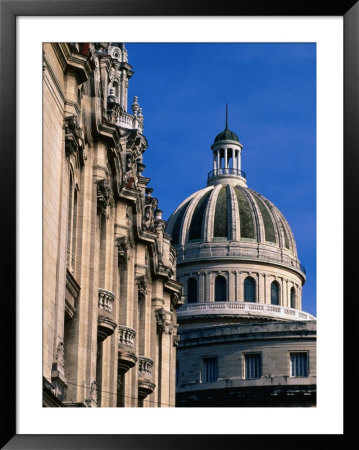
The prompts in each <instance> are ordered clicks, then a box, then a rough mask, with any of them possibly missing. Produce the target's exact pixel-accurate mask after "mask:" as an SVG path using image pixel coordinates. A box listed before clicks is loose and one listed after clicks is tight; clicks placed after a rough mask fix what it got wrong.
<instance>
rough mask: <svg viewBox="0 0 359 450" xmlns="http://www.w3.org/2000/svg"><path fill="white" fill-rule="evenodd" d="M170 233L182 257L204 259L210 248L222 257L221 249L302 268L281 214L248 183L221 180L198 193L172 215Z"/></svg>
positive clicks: (287, 225) (231, 255) (168, 225)
mask: <svg viewBox="0 0 359 450" xmlns="http://www.w3.org/2000/svg"><path fill="white" fill-rule="evenodd" d="M166 232H167V233H168V234H170V235H171V236H172V243H173V245H174V246H175V247H177V250H178V252H179V256H180V255H182V258H183V260H188V259H191V258H194V257H196V258H199V259H201V258H205V257H206V255H207V256H208V254H209V253H208V252H210V254H211V255H213V256H214V254H217V255H219V253H218V251H219V250H220V249H221V248H222V249H223V256H224V257H225V256H230V257H235V256H239V257H249V258H251V259H252V258H254V259H261V260H267V261H279V262H281V263H282V264H285V265H290V266H294V267H299V261H298V259H297V250H296V245H295V240H294V237H293V233H292V231H291V229H290V226H289V224H288V223H287V221H286V220H285V218H284V217H283V215H282V213H281V212H280V211H279V210H278V208H276V207H275V206H274V205H273V203H271V202H270V201H269V200H267V199H266V198H264V197H263V196H262V195H260V194H258V193H257V192H255V191H254V190H252V189H249V188H248V187H245V186H241V185H237V186H233V185H230V184H217V185H215V186H207V187H206V188H204V189H201V190H200V191H197V192H195V193H194V194H192V195H191V196H190V197H188V198H187V199H186V200H184V202H182V203H181V204H180V206H179V207H178V208H177V209H176V210H175V211H174V213H173V214H172V215H171V217H170V218H169V220H168V222H167V226H166ZM229 243H230V245H228V244H229ZM208 249H210V250H208ZM214 249H216V250H215V251H214ZM225 249H226V250H225ZM195 254H196V256H195ZM191 255H192V256H191Z"/></svg>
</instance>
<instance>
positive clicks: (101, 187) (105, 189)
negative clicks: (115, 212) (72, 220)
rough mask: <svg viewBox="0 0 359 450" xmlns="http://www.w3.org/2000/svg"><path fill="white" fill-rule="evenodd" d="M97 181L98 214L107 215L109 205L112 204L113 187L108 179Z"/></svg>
mask: <svg viewBox="0 0 359 450" xmlns="http://www.w3.org/2000/svg"><path fill="white" fill-rule="evenodd" d="M96 183H97V214H104V215H106V211H107V207H108V206H109V205H111V204H112V198H111V189H110V186H109V183H108V181H107V180H106V179H102V180H97V181H96ZM107 217H108V215H107Z"/></svg>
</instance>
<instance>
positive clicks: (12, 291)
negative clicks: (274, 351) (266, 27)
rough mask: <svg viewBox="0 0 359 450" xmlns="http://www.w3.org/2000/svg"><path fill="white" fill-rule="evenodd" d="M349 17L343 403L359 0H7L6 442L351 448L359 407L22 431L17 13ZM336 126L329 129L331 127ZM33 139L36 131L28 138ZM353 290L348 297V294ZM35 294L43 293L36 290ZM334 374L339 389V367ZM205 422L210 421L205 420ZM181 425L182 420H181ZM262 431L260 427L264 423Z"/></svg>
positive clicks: (358, 163)
mask: <svg viewBox="0 0 359 450" xmlns="http://www.w3.org/2000/svg"><path fill="white" fill-rule="evenodd" d="M110 14H111V15H114V16H342V17H343V19H344V236H345V238H346V239H345V238H344V267H345V271H344V268H343V274H344V284H343V285H344V304H345V309H344V320H345V343H346V345H345V346H344V358H345V370H344V373H345V386H347V387H348V388H347V389H344V405H345V411H346V412H348V410H349V409H350V405H351V403H352V402H353V400H352V398H351V395H352V392H351V387H354V386H355V383H354V376H355V373H356V372H355V370H354V364H355V358H352V357H351V356H353V354H356V352H355V349H354V348H353V346H354V342H356V341H357V339H355V336H354V321H355V320H356V315H355V310H354V307H355V300H356V299H355V293H356V290H355V289H354V282H355V278H356V277H355V269H356V265H355V260H354V259H353V258H351V256H352V255H355V254H356V250H357V248H358V243H357V241H358V237H357V236H358V233H357V226H356V223H357V222H356V220H355V216H354V214H355V212H356V203H357V201H356V198H355V193H356V189H357V185H358V183H357V179H358V176H357V173H358V169H359V152H358V150H357V142H359V126H358V124H359V58H358V53H359V45H358V42H359V2H358V0H336V1H334V2H327V1H323V0H317V1H314V0H297V1H296V2H294V1H288V0H237V2H236V3H233V2H231V1H227V0H222V1H221V2H211V1H207V2H201V1H200V0H192V1H188V0H182V1H179V0H172V1H168V0H86V1H82V0H79V1H76V2H74V1H68V0H54V1H52V0H36V1H35V0H0V71H1V73H0V76H1V78H0V95H1V97H0V143H1V147H0V148H1V151H0V158H1V159H0V167H1V168H2V169H3V170H2V173H1V177H0V183H1V191H0V192H1V193H2V204H3V220H2V221H1V226H2V233H1V239H0V242H1V244H0V245H1V255H2V261H3V265H2V270H1V274H2V280H3V283H2V292H3V302H2V317H3V323H2V326H1V327H0V328H1V334H2V341H1V342H2V344H1V353H2V358H1V362H2V369H1V371H0V373H1V377H2V383H1V386H2V401H1V408H2V413H3V414H2V417H3V419H2V421H1V441H0V444H1V448H6V449H20V448H21V449H50V448H51V449H60V448H61V449H65V448H66V449H70V448H84V449H100V448H101V449H104V448H109V449H112V448H120V449H151V448H154V449H155V448H156V449H169V448H171V449H173V450H175V449H180V448H181V449H182V448H183V447H185V446H186V447H188V448H206V449H210V448H218V447H224V446H225V447H229V446H235V447H238V446H241V447H243V446H246V447H247V446H251V448H253V446H254V447H257V445H258V446H259V445H265V446H266V448H274V446H275V448H282V447H283V448H284V447H285V448H288V440H289V439H290V442H291V444H290V446H291V448H293V445H294V447H299V446H300V447H301V448H303V447H304V446H305V447H307V448H314V446H315V447H317V446H318V444H319V441H320V443H322V442H321V441H322V440H323V439H326V438H327V439H330V441H331V444H333V445H334V447H336V448H347V446H348V448H349V443H351V436H352V435H354V427H355V422H356V418H355V417H356V415H355V414H347V415H346V416H345V421H344V434H343V435H300V434H298V435H295V436H294V435H261V434H258V435H245V434H244V435H243V434H241V435H238V434H236V433H235V432H236V430H233V431H234V432H233V435H203V434H198V435H186V434H178V435H166V434H160V435H140V434H139V435H46V434H43V435H18V434H16V301H15V300H16V281H17V280H16V250H17V246H16V229H17V221H16V218H17V211H16V17H18V16H59V15H61V16H105V15H110ZM328 132H330V130H328ZM29 139H31V137H29ZM345 294H346V297H347V298H346V299H345ZM31 295H33V296H34V298H35V297H36V298H37V297H38V296H39V293H33V294H31ZM328 376H331V377H333V389H335V370H334V371H333V373H332V374H328ZM200 425H201V427H203V426H204V427H206V424H200ZM179 426H181V424H179ZM258 426H259V432H260V424H258Z"/></svg>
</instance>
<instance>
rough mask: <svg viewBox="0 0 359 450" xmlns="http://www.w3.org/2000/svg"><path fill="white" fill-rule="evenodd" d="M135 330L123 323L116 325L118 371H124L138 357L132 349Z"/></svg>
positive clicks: (122, 372)
mask: <svg viewBox="0 0 359 450" xmlns="http://www.w3.org/2000/svg"><path fill="white" fill-rule="evenodd" d="M135 337H136V330H134V329H133V328H130V327H126V326H124V325H119V326H118V372H119V373H120V374H124V373H126V372H127V371H128V370H129V369H131V368H132V367H133V366H134V365H135V364H136V362H137V360H138V358H137V356H136V354H135V352H134V351H133V348H134V343H135Z"/></svg>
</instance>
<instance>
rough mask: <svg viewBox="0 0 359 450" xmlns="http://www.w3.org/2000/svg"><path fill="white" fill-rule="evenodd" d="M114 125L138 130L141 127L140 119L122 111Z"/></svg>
mask: <svg viewBox="0 0 359 450" xmlns="http://www.w3.org/2000/svg"><path fill="white" fill-rule="evenodd" d="M116 125H118V126H121V127H124V128H138V129H139V130H140V131H142V129H143V122H142V120H140V119H139V118H138V117H137V116H132V115H131V114H129V113H127V112H124V111H123V112H121V113H120V114H119V115H118V118H117V122H116Z"/></svg>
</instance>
